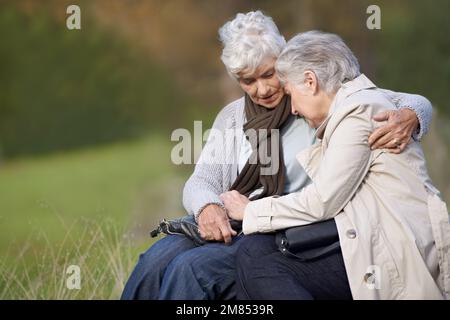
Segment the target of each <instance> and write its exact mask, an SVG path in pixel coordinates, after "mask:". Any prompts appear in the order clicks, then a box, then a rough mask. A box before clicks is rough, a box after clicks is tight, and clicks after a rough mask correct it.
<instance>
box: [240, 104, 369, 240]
mask: <svg viewBox="0 0 450 320" xmlns="http://www.w3.org/2000/svg"><path fill="white" fill-rule="evenodd" d="M368 112H369V111H368V110H367V105H366V106H359V107H357V108H356V109H355V110H353V111H352V112H351V113H350V114H349V115H347V116H346V117H345V118H344V119H343V120H342V121H341V122H340V123H339V125H338V126H337V127H336V128H335V130H334V132H333V135H332V137H331V138H330V140H329V145H328V148H327V150H326V151H325V153H324V155H323V159H322V161H321V163H320V167H319V169H318V171H317V174H316V175H315V177H314V179H313V182H312V183H311V184H310V185H308V186H307V187H305V188H303V189H302V190H301V191H299V192H296V193H292V194H289V195H286V196H282V197H279V198H274V197H271V198H265V199H260V200H256V201H251V202H249V203H248V204H247V206H246V208H245V214H244V220H243V221H244V222H243V231H244V233H245V234H250V233H255V232H271V231H274V230H279V229H285V228H288V227H292V226H299V225H304V224H309V223H312V222H315V221H321V220H327V219H331V218H333V217H334V216H336V215H337V214H338V213H340V212H341V211H342V209H343V208H344V206H345V205H346V204H347V203H348V201H349V200H350V199H351V198H352V196H353V195H354V193H355V192H356V190H357V189H358V186H359V185H360V184H361V183H362V181H363V179H364V177H365V176H366V174H367V172H368V170H369V166H370V159H371V154H372V153H371V150H370V148H369V145H368V144H367V136H368V135H369V133H370V132H372V130H373V125H372V122H371V121H368V120H367V119H368ZM369 117H370V116H369Z"/></svg>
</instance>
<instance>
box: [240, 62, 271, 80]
mask: <svg viewBox="0 0 450 320" xmlns="http://www.w3.org/2000/svg"><path fill="white" fill-rule="evenodd" d="M275 61H276V59H275V58H266V59H264V60H263V62H262V63H260V64H259V65H258V67H257V68H256V70H251V69H249V68H246V69H244V70H242V71H241V72H239V74H238V75H239V78H241V79H248V78H258V77H260V76H262V75H263V74H264V73H266V72H267V71H270V70H272V69H274V68H275Z"/></svg>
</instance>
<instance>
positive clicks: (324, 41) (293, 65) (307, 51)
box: [275, 31, 361, 94]
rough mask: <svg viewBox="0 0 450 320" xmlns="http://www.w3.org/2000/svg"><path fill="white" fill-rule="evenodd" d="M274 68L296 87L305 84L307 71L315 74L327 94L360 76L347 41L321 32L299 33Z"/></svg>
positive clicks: (288, 44) (284, 79)
mask: <svg viewBox="0 0 450 320" xmlns="http://www.w3.org/2000/svg"><path fill="white" fill-rule="evenodd" d="M275 68H276V70H277V73H278V76H279V77H280V79H281V80H282V81H286V80H287V81H290V82H293V83H296V84H303V81H304V75H303V74H304V72H305V71H308V70H309V71H312V72H314V73H315V75H316V77H317V79H318V82H319V86H320V87H321V88H322V89H323V90H324V91H325V92H326V93H328V94H330V93H333V92H335V91H337V90H338V89H339V88H340V86H341V84H342V83H344V82H346V81H350V80H353V79H355V78H356V77H358V76H359V75H360V74H361V72H360V71H359V63H358V59H356V57H355V55H354V54H353V52H352V51H351V50H350V49H349V47H347V45H346V44H345V43H344V41H343V40H342V39H341V38H340V37H339V36H338V35H335V34H332V33H325V32H321V31H308V32H305V33H300V34H298V35H297V36H295V37H294V38H292V39H291V40H289V42H288V43H287V45H286V47H285V48H284V50H283V52H282V53H281V54H280V56H279V57H278V60H277V62H276V65H275Z"/></svg>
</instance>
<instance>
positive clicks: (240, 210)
mask: <svg viewBox="0 0 450 320" xmlns="http://www.w3.org/2000/svg"><path fill="white" fill-rule="evenodd" d="M220 199H221V200H222V201H223V204H224V205H225V208H226V209H227V210H228V216H229V217H230V218H231V219H234V220H239V221H241V220H243V219H244V211H245V207H246V206H247V204H248V203H249V202H250V200H248V198H247V197H246V196H243V195H242V194H240V193H239V192H237V191H236V190H233V191H228V192H225V193H222V194H221V195H220Z"/></svg>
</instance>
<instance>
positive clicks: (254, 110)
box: [230, 95, 291, 200]
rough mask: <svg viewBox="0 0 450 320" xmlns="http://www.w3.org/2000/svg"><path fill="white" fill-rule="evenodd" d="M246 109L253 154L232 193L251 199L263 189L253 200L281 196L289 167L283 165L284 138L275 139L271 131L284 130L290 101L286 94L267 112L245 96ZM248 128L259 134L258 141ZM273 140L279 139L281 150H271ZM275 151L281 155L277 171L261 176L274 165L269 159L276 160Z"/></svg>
mask: <svg viewBox="0 0 450 320" xmlns="http://www.w3.org/2000/svg"><path fill="white" fill-rule="evenodd" d="M244 110H245V115H246V118H247V122H246V123H245V124H244V134H245V136H246V138H247V140H249V141H250V144H251V145H252V154H251V155H250V158H249V159H248V160H247V162H246V164H245V166H244V168H243V169H242V170H241V172H240V173H239V175H238V177H237V178H236V180H235V181H234V183H233V185H232V186H231V187H230V190H236V191H238V192H239V193H241V194H243V195H245V196H247V197H248V196H249V195H250V194H251V193H252V192H253V191H255V190H257V189H259V188H261V187H262V188H263V191H262V192H261V193H260V194H258V195H255V196H253V197H252V198H251V199H250V200H256V199H260V198H264V197H268V196H273V195H282V194H283V191H284V181H285V175H286V168H285V166H284V160H283V152H282V145H281V141H280V138H281V136H280V135H278V136H277V137H272V135H271V130H272V129H281V128H282V126H283V125H284V124H285V123H286V120H287V119H288V118H289V115H290V114H291V113H290V111H291V99H290V97H289V96H287V95H286V96H284V97H283V99H282V100H281V101H280V103H279V104H278V105H277V106H276V107H275V108H272V109H268V108H265V107H263V106H260V105H257V104H256V103H254V102H253V101H252V100H251V99H250V97H249V96H248V95H245V109H244ZM249 129H254V130H255V131H256V137H257V139H255V138H254V136H253V137H252V134H251V132H250V131H248V130H249ZM261 129H265V131H260V130H261ZM255 131H253V132H255ZM264 132H265V133H266V134H265V133H264ZM271 139H277V140H278V141H277V142H278V146H279V148H278V150H271V145H272V140H271ZM255 140H256V141H255ZM274 152H278V161H279V165H278V171H277V172H275V173H274V174H273V175H263V174H261V170H262V169H263V168H264V167H270V166H271V165H272V163H271V162H270V163H268V159H271V158H273V157H272V154H274ZM255 160H256V161H255ZM272 161H273V160H272ZM250 162H252V163H250Z"/></svg>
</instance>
